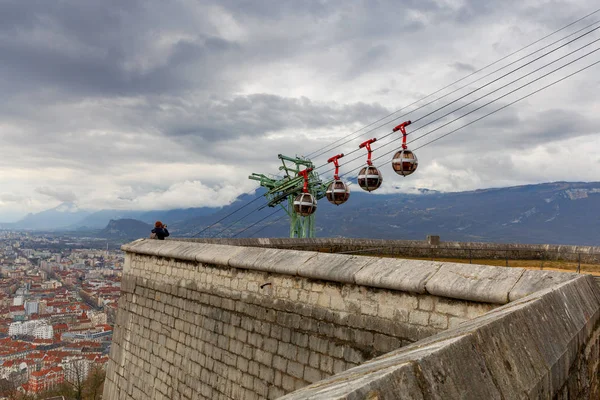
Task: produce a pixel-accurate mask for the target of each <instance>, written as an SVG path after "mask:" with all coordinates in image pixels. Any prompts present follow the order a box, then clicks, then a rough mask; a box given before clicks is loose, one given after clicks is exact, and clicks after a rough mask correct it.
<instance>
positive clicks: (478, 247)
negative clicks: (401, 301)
mask: <svg viewBox="0 0 600 400" xmlns="http://www.w3.org/2000/svg"><path fill="white" fill-rule="evenodd" d="M175 240H183V241H193V242H198V243H215V244H227V245H232V246H252V247H266V248H281V249H296V250H306V251H322V252H328V253H344V252H347V253H362V254H367V255H373V256H395V257H418V258H431V259H439V258H462V259H469V258H471V259H473V260H475V262H474V263H476V260H477V259H499V260H504V259H508V260H540V265H541V262H542V261H555V260H560V261H570V262H581V263H587V264H598V263H600V247H596V246H568V245H549V244H521V243H481V242H444V241H441V242H439V244H430V243H429V242H428V241H426V240H383V239H346V238H312V239H290V238H256V239H255V238H240V239H208V238H201V239H181V238H178V239H175Z"/></svg>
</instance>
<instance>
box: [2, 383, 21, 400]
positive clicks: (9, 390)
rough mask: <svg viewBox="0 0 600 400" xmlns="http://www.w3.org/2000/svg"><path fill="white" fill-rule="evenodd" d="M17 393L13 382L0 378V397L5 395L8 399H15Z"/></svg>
mask: <svg viewBox="0 0 600 400" xmlns="http://www.w3.org/2000/svg"><path fill="white" fill-rule="evenodd" d="M19 394H20V393H19V391H18V390H17V385H16V384H15V382H13V381H11V380H8V379H0V397H6V398H7V399H8V400H16V399H18V397H17V396H19Z"/></svg>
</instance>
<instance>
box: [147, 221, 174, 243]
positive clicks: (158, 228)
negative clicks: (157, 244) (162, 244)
mask: <svg viewBox="0 0 600 400" xmlns="http://www.w3.org/2000/svg"><path fill="white" fill-rule="evenodd" d="M167 236H169V231H168V230H167V226H166V225H164V224H163V223H162V222H160V221H156V222H155V223H154V229H152V233H151V234H150V239H158V240H165V238H166V237H167Z"/></svg>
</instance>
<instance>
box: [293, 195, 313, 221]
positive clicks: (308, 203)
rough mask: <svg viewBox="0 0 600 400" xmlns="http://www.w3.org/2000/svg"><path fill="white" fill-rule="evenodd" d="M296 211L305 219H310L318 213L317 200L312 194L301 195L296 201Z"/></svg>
mask: <svg viewBox="0 0 600 400" xmlns="http://www.w3.org/2000/svg"><path fill="white" fill-rule="evenodd" d="M294 211H296V212H297V213H298V214H300V215H302V216H303V217H308V216H309V215H311V214H313V213H314V212H315V211H317V200H315V198H314V196H313V195H312V194H310V193H300V194H299V195H298V196H296V198H295V199H294Z"/></svg>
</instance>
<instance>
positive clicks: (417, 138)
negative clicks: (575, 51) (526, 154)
mask: <svg viewBox="0 0 600 400" xmlns="http://www.w3.org/2000/svg"><path fill="white" fill-rule="evenodd" d="M599 50H600V48H597V49H595V50H593V51H591V52H589V53H587V54H585V55H584V56H581V57H579V58H578V59H576V60H573V61H570V62H569V63H568V64H565V65H563V66H562V67H559V68H556V69H555V70H553V71H551V72H549V73H547V74H545V75H543V76H541V77H539V78H537V79H536V80H534V81H531V82H529V83H527V84H525V85H522V86H520V87H518V88H517V89H514V90H512V91H510V92H509V93H506V94H504V95H502V96H500V97H497V98H496V99H494V100H492V101H489V102H488V103H486V104H484V105H482V106H480V107H478V108H476V109H474V110H471V111H469V112H468V113H466V114H464V115H462V116H460V117H457V118H455V119H454V120H452V121H450V122H449V123H452V122H455V121H457V120H459V119H461V118H464V117H465V116H467V115H469V114H472V113H473V112H475V111H478V110H480V109H481V108H483V107H486V106H488V105H490V104H492V103H494V102H496V101H498V100H500V99H501V98H503V97H506V96H508V95H510V94H512V93H514V92H516V91H517V90H520V89H522V88H524V87H525V86H528V85H530V84H531V83H534V82H536V81H538V80H540V79H542V78H544V77H546V76H548V75H550V74H551V73H554V72H556V71H558V70H560V69H562V68H564V67H566V66H568V65H571V64H572V63H574V62H576V61H578V60H580V59H582V58H583V57H587V56H588V55H590V54H592V53H595V52H597V51H599ZM597 64H600V61H596V62H594V63H592V64H589V65H587V66H585V67H583V68H581V69H579V70H577V71H575V72H572V73H570V74H568V75H566V76H565V77H563V78H560V79H558V80H556V81H554V82H552V83H550V84H548V85H546V86H543V87H541V88H539V89H537V90H535V91H533V92H531V93H529V94H527V95H525V96H523V97H520V98H519V99H517V100H514V101H512V102H510V103H508V104H506V105H504V106H502V107H500V108H498V109H497V110H494V111H492V112H490V113H487V114H485V115H483V116H481V117H479V118H477V119H475V120H473V121H471V122H469V123H467V124H465V125H462V126H460V127H458V128H456V129H454V130H452V131H450V132H448V133H446V134H444V135H442V136H440V137H438V138H436V139H434V140H431V141H429V142H427V143H425V144H424V145H421V146H419V147H416V148H415V150H418V149H421V148H423V147H425V146H427V145H428V144H431V143H433V142H435V141H437V140H439V139H441V138H443V137H446V136H448V135H450V134H452V133H455V132H457V131H459V130H461V129H463V128H465V127H467V126H469V125H472V124H474V123H475V122H477V121H481V120H482V119H484V118H486V117H488V116H490V115H492V114H495V113H496V112H498V111H500V110H503V109H505V108H507V107H509V106H511V105H513V104H515V103H517V102H519V101H521V100H524V99H526V98H528V97H530V96H532V95H534V94H536V93H539V92H541V91H542V90H544V89H547V88H549V87H551V86H553V85H555V84H557V83H559V82H562V81H564V80H565V79H568V78H570V77H572V76H573V75H576V74H578V73H580V72H583V71H585V70H587V69H589V68H591V67H593V66H594V65H597ZM446 125H448V124H445V125H444V126H446ZM438 129H439V128H436V129H434V130H432V131H430V132H427V133H425V134H423V135H421V136H419V137H416V138H414V139H413V140H411V142H410V143H413V142H415V141H416V140H419V139H421V138H423V137H425V136H427V135H429V134H431V133H433V132H434V131H436V130H438ZM394 151H395V150H392V151H389V152H387V153H384V154H382V155H380V156H378V157H375V158H374V159H373V160H378V159H381V158H383V157H385V156H387V155H389V154H391V153H393V152H394ZM359 168H360V167H357V168H355V169H353V170H350V171H348V172H346V173H345V174H342V175H341V176H344V175H346V174H349V173H352V172H355V171H357V170H358V169H359Z"/></svg>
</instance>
